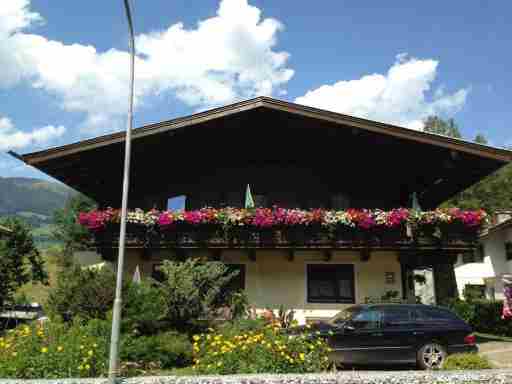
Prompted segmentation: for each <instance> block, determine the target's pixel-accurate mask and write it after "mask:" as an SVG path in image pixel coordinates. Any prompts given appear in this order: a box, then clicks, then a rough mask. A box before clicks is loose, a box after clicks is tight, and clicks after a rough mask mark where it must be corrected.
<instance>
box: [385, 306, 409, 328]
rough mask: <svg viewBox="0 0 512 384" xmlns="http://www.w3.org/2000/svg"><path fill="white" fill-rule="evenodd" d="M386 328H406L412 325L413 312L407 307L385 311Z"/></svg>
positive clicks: (390, 308)
mask: <svg viewBox="0 0 512 384" xmlns="http://www.w3.org/2000/svg"><path fill="white" fill-rule="evenodd" d="M383 324H384V326H385V327H388V328H389V327H391V328H396V327H404V326H409V325H411V324H412V314H411V310H410V309H409V308H407V307H389V308H385V309H384V318H383Z"/></svg>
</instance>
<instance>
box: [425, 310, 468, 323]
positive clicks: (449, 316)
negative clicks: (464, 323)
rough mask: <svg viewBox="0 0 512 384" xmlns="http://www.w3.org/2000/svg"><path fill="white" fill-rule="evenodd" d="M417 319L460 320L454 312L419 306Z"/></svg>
mask: <svg viewBox="0 0 512 384" xmlns="http://www.w3.org/2000/svg"><path fill="white" fill-rule="evenodd" d="M415 312H416V319H417V320H420V321H460V319H459V318H458V317H457V315H455V314H454V313H452V312H450V311H448V310H444V309H437V308H417V309H416V311H415Z"/></svg>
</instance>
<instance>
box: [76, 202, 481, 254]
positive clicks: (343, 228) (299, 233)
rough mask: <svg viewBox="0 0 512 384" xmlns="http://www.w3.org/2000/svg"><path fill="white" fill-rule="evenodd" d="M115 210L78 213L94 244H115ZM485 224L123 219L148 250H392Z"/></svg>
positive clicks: (425, 215)
mask: <svg viewBox="0 0 512 384" xmlns="http://www.w3.org/2000/svg"><path fill="white" fill-rule="evenodd" d="M119 221H120V214H119V210H114V209H111V208H109V209H107V210H104V211H98V210H94V211H91V212H86V213H80V215H79V217H78V222H79V223H80V224H81V225H83V226H84V227H86V228H87V229H89V231H90V232H91V233H92V234H93V236H94V238H95V241H96V244H98V245H99V246H101V245H102V244H107V245H109V246H112V244H117V242H118V239H119ZM486 222H487V215H486V213H485V212H484V211H482V210H477V211H463V210H460V209H456V208H450V209H437V210H435V211H426V212H420V211H417V210H409V209H406V208H397V209H393V210H390V211H383V210H379V209H375V210H369V209H349V210H346V211H334V210H323V209H312V210H301V209H285V208H278V207H274V208H272V209H270V208H256V209H241V208H221V209H215V208H202V209H200V210H194V211H179V212H175V211H165V212H157V211H155V210H151V211H148V212H144V211H142V210H140V209H137V210H135V211H129V212H128V216H127V233H126V235H127V243H128V244H132V243H136V244H142V245H144V246H145V247H152V246H154V245H155V244H158V243H159V242H160V241H162V242H163V243H166V244H170V245H175V246H179V245H185V244H190V245H195V244H197V245H203V246H208V245H209V244H212V243H214V242H215V243H218V242H221V243H222V242H227V243H228V244H231V245H238V246H258V245H259V246H261V245H263V246H275V245H279V244H283V243H285V244H289V245H292V246H294V245H304V246H324V245H332V244H338V245H340V244H354V245H369V246H379V245H392V244H396V243H401V242H407V241H409V240H410V239H409V238H408V235H407V227H410V228H413V238H414V241H415V242H416V243H428V244H432V243H438V242H439V241H440V240H442V241H443V242H445V243H452V242H455V241H462V242H467V243H473V242H474V241H475V240H476V236H477V234H478V231H479V230H480V228H481V227H482V226H483V225H485V223H486Z"/></svg>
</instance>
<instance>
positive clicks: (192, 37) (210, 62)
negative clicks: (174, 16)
mask: <svg viewBox="0 0 512 384" xmlns="http://www.w3.org/2000/svg"><path fill="white" fill-rule="evenodd" d="M29 5H30V4H29V0H11V2H10V3H9V7H7V8H8V10H5V9H4V10H0V26H1V25H3V26H4V27H2V29H0V67H1V68H2V71H1V72H0V87H2V86H3V87H9V86H12V85H14V84H16V83H18V82H20V81H27V82H28V83H29V84H31V85H32V86H33V87H36V88H41V89H43V90H45V91H47V92H49V93H51V94H53V95H55V96H56V97H57V98H58V100H59V101H60V105H61V107H62V108H63V109H64V110H66V111H71V112H80V113H83V114H85V121H84V124H83V127H84V128H85V129H87V130H93V129H96V130H112V129H114V128H117V126H118V123H119V121H120V120H121V119H123V118H124V114H125V112H126V106H127V85H128V60H129V57H128V53H127V52H125V51H120V50H117V49H111V50H108V51H105V52H98V51H97V50H96V49H95V47H93V46H85V45H81V44H72V45H67V44H63V43H61V42H59V41H52V40H48V39H46V38H45V37H43V36H40V35H36V34H29V33H26V30H27V28H28V27H29V26H30V25H31V24H33V23H34V22H39V21H41V20H42V18H41V16H40V15H39V14H37V13H34V12H31V11H30V9H29ZM281 29H282V25H281V24H280V23H279V22H278V21H277V20H274V19H270V18H267V19H262V18H261V12H260V10H259V9H258V8H256V7H254V6H251V5H249V4H248V2H247V0H222V1H221V2H220V5H219V9H218V11H217V15H216V16H214V17H211V18H208V19H206V20H202V21H200V22H199V23H198V25H197V27H196V28H191V29H186V28H185V27H184V26H183V24H181V23H177V24H174V25H171V26H170V27H169V28H168V29H166V30H164V31H158V32H154V33H149V34H141V35H139V36H137V43H136V46H137V50H138V55H139V56H138V58H137V61H136V91H135V96H136V105H138V106H140V105H141V104H144V103H145V102H148V99H149V98H150V97H151V96H152V95H157V94H160V93H163V92H169V91H170V92H174V94H175V95H176V97H177V98H178V99H180V100H182V101H183V102H185V103H186V104H188V105H189V106H192V107H195V108H206V107H211V106H214V105H219V104H224V103H228V102H231V101H234V100H237V99H242V98H247V97H253V96H257V95H271V94H273V93H275V92H277V93H279V92H280V91H281V89H280V87H281V86H282V85H283V84H285V83H286V82H287V81H288V80H289V79H290V78H291V77H292V76H293V71H292V70H291V69H289V68H287V67H286V62H287V59H288V54H287V53H286V52H276V51H275V50H274V48H275V45H276V35H277V33H278V32H279V31H280V30H281Z"/></svg>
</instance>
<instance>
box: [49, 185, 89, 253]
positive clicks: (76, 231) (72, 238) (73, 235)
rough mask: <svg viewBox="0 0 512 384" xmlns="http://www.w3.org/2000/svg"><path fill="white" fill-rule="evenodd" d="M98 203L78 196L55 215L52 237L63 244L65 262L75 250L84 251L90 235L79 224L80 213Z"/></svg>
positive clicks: (80, 195) (71, 199)
mask: <svg viewBox="0 0 512 384" xmlns="http://www.w3.org/2000/svg"><path fill="white" fill-rule="evenodd" d="M95 207H96V203H95V202H94V201H93V200H91V199H89V198H88V197H86V196H84V195H82V194H78V195H75V196H73V197H72V198H70V199H69V200H68V201H67V203H66V205H65V206H64V208H61V209H57V210H56V211H55V213H54V215H53V223H54V225H53V231H52V237H53V238H54V239H55V240H57V241H59V242H61V243H62V244H63V247H64V250H63V255H64V258H65V259H64V260H67V261H70V260H71V256H72V255H73V252H74V251H75V250H79V249H83V248H84V247H85V244H86V242H87V240H89V239H90V233H89V231H87V229H85V228H84V227H82V226H81V225H80V224H78V223H77V221H76V219H77V216H78V213H79V212H82V211H89V210H91V209H93V208H95Z"/></svg>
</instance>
